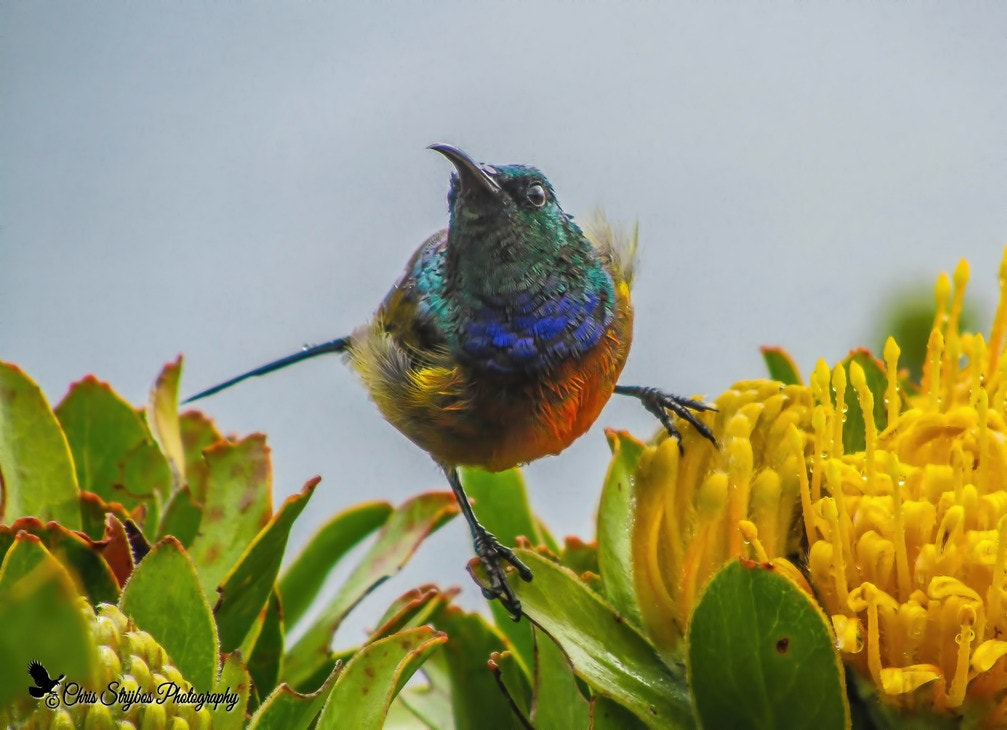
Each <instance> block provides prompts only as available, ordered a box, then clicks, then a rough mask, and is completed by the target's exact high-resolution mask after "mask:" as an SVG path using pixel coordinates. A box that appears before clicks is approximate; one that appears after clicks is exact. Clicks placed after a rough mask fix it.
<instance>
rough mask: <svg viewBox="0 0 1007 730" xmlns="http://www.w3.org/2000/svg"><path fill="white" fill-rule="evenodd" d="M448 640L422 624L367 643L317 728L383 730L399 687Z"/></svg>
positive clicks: (342, 675)
mask: <svg viewBox="0 0 1007 730" xmlns="http://www.w3.org/2000/svg"><path fill="white" fill-rule="evenodd" d="M447 639H448V637H447V636H445V635H444V634H442V633H440V632H436V631H434V630H433V629H431V628H430V627H429V626H421V627H419V628H415V629H409V630H408V631H403V632H400V633H398V634H394V635H392V636H389V637H387V638H384V639H381V640H379V641H376V642H374V643H373V644H368V645H367V646H365V647H364V648H363V649H361V650H360V652H358V653H357V654H356V655H355V656H354V657H353V659H351V660H350V662H349V663H348V664H347V665H346V668H345V669H344V670H343V671H342V672H341V673H340V674H339V677H338V678H337V679H336V684H335V686H334V687H333V688H332V692H331V693H330V694H329V699H328V700H327V701H326V703H325V706H324V707H323V708H322V714H321V715H319V717H318V724H317V728H318V730H328V729H329V728H354V730H381V728H382V727H384V721H385V715H386V714H387V713H388V708H389V707H390V706H391V704H392V700H393V699H395V696H396V695H397V694H398V693H399V690H401V689H402V686H403V685H404V684H405V683H406V681H407V680H408V679H409V678H410V677H411V676H412V675H413V673H414V672H415V671H416V670H417V669H419V667H420V666H421V665H422V664H423V662H424V661H426V659H427V657H428V656H430V654H431V653H432V652H433V651H434V650H435V649H437V648H438V647H439V646H441V645H442V644H444V643H445V642H446V641H447Z"/></svg>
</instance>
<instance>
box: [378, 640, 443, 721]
mask: <svg viewBox="0 0 1007 730" xmlns="http://www.w3.org/2000/svg"><path fill="white" fill-rule="evenodd" d="M450 642H451V637H448V643H450ZM423 675H424V676H426V678H427V683H426V684H419V683H416V682H412V683H410V684H409V686H408V687H405V688H403V689H402V691H401V692H399V694H398V696H397V697H396V698H395V702H393V703H392V707H393V709H394V706H395V705H396V704H402V705H404V706H405V707H407V708H408V709H409V712H410V713H412V715H413V716H414V717H416V718H418V719H419V721H420V722H422V723H423V724H425V725H426V726H427V727H431V728H454V727H455V719H454V711H453V710H452V707H451V680H450V678H449V675H448V663H447V659H446V658H445V656H444V652H437V653H436V654H433V655H431V656H430V657H429V658H428V659H427V660H426V661H425V662H423Z"/></svg>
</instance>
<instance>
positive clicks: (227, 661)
mask: <svg viewBox="0 0 1007 730" xmlns="http://www.w3.org/2000/svg"><path fill="white" fill-rule="evenodd" d="M251 684H252V680H251V678H250V677H249V676H248V668H247V667H246V666H245V663H244V662H243V661H242V659H241V652H238V651H236V652H232V653H230V654H225V655H224V656H223V666H222V667H221V668H220V676H219V677H218V678H217V683H216V684H215V685H214V687H213V691H214V692H217V693H218V694H221V695H223V694H224V693H225V692H226V693H227V694H229V695H237V697H238V699H237V701H236V702H235V703H234V704H233V705H229V704H228V703H226V702H222V703H220V704H218V705H217V706H216V707H213V708H212V709H213V720H212V722H213V730H241V728H243V727H244V726H245V708H247V707H248V698H249V694H250V693H251Z"/></svg>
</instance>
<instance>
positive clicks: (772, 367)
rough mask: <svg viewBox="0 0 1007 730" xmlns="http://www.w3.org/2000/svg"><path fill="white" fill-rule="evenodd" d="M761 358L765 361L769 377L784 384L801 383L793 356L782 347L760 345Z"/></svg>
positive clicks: (799, 373) (802, 382)
mask: <svg viewBox="0 0 1007 730" xmlns="http://www.w3.org/2000/svg"><path fill="white" fill-rule="evenodd" d="M759 351H760V352H761V353H762V359H763V360H765V361H766V369H767V370H768V371H769V377H770V378H771V379H773V380H779V381H780V382H781V383H783V384H784V385H803V384H804V380H803V378H801V371H800V370H799V369H798V368H797V364H796V363H795V362H794V358H792V357H791V356H790V353H789V352H787V351H786V350H784V349H783V348H782V347H768V346H764V347H760V348H759Z"/></svg>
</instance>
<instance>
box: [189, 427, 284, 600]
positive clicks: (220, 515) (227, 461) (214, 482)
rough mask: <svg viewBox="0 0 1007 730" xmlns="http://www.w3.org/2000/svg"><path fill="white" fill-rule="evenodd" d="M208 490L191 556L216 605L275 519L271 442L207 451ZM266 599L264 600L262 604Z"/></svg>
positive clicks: (256, 439)
mask: <svg viewBox="0 0 1007 730" xmlns="http://www.w3.org/2000/svg"><path fill="white" fill-rule="evenodd" d="M203 453H204V455H205V457H206V463H207V466H208V467H209V470H210V471H209V480H210V483H209V488H208V489H207V493H206V502H205V504H204V505H203V519H202V521H201V522H200V525H199V534H198V535H196V538H195V539H194V540H193V541H192V545H191V546H190V548H189V554H190V555H191V557H192V562H193V563H194V564H195V566H196V569H197V571H198V572H199V581H200V583H201V584H202V586H203V594H204V595H205V596H206V600H207V601H208V602H210V603H211V604H213V603H215V602H216V600H217V586H219V585H220V583H221V581H222V580H223V579H224V577H225V576H226V575H227V574H228V573H229V572H230V571H231V569H232V567H233V566H234V564H235V563H236V562H237V560H238V558H239V557H241V554H242V553H244V552H245V550H246V548H247V547H248V544H249V543H250V542H251V541H252V540H253V539H254V538H255V536H256V535H258V534H259V531H260V530H261V529H262V528H263V527H265V526H266V523H267V522H269V518H270V515H271V514H272V511H273V510H272V485H271V482H272V477H271V474H270V466H269V447H268V446H266V437H265V436H263V435H262V434H252V435H251V436H249V437H248V438H245V439H242V440H241V441H239V442H237V443H234V444H232V443H230V442H226V441H220V442H218V443H216V444H215V445H214V446H211V447H210V448H208V449H206V451H204V452H203ZM263 600H265V599H263Z"/></svg>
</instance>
